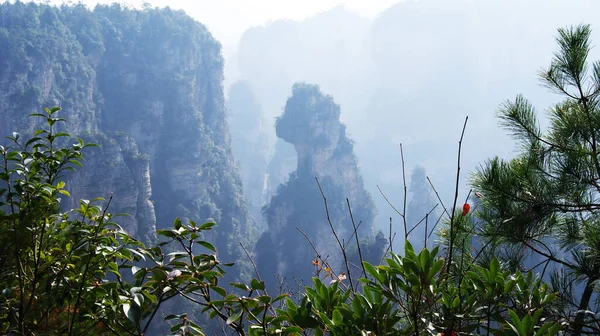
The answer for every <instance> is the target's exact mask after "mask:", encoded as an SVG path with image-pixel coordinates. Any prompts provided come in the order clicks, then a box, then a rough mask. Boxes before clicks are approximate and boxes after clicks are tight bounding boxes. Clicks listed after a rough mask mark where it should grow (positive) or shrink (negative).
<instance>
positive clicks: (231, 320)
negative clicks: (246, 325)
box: [225, 310, 243, 324]
mask: <svg viewBox="0 0 600 336" xmlns="http://www.w3.org/2000/svg"><path fill="white" fill-rule="evenodd" d="M242 313H243V311H242V310H238V311H236V312H235V313H233V314H232V315H231V316H229V317H228V318H227V321H226V322H225V323H227V324H232V323H234V322H236V321H237V320H239V319H240V317H242Z"/></svg>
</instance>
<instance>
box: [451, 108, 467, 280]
mask: <svg viewBox="0 0 600 336" xmlns="http://www.w3.org/2000/svg"><path fill="white" fill-rule="evenodd" d="M467 121H469V117H468V116H467V117H466V118H465V123H464V125H463V129H462V132H461V134H460V139H459V140H458V158H457V167H456V187H455V189H454V204H453V205H452V216H451V217H450V247H449V252H448V264H447V265H446V272H447V273H449V272H450V265H452V250H453V249H454V217H455V213H456V212H455V211H454V209H456V202H457V201H458V186H459V183H460V153H461V150H462V141H463V137H464V135H465V129H466V128H467Z"/></svg>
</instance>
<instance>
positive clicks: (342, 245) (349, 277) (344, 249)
mask: <svg viewBox="0 0 600 336" xmlns="http://www.w3.org/2000/svg"><path fill="white" fill-rule="evenodd" d="M315 180H316V181H317V185H318V186H319V191H321V196H322V197H323V203H324V204H325V213H326V215H327V222H328V223H329V227H330V228H331V232H333V236H334V237H335V240H337V243H338V245H339V246H340V250H341V251H342V256H343V257H344V263H345V264H346V271H347V272H348V282H349V283H350V288H352V292H354V284H352V276H351V275H350V266H349V265H348V256H347V255H346V248H344V244H342V242H341V241H340V238H339V237H338V234H337V232H336V231H335V228H334V227H333V223H332V222H331V217H330V216H329V206H328V205H327V197H325V193H324V192H323V188H321V183H319V178H318V177H315Z"/></svg>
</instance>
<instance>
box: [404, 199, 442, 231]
mask: <svg viewBox="0 0 600 336" xmlns="http://www.w3.org/2000/svg"><path fill="white" fill-rule="evenodd" d="M438 205H439V203H438V204H436V205H434V206H433V208H432V209H431V210H429V212H428V213H426V214H425V217H423V218H421V220H420V221H419V222H418V223H417V224H415V226H413V227H412V228H411V229H410V230H409V231H408V233H407V234H406V237H407V238H408V235H409V234H411V232H413V230H414V229H416V228H417V226H419V225H421V223H423V222H424V221H425V219H427V217H428V216H429V215H431V213H432V212H433V211H435V208H437V206H438ZM425 232H427V228H425Z"/></svg>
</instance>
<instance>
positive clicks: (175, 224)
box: [173, 218, 181, 230]
mask: <svg viewBox="0 0 600 336" xmlns="http://www.w3.org/2000/svg"><path fill="white" fill-rule="evenodd" d="M173 226H174V227H175V229H177V230H179V229H180V228H181V219H180V218H175V221H174V222H173Z"/></svg>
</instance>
